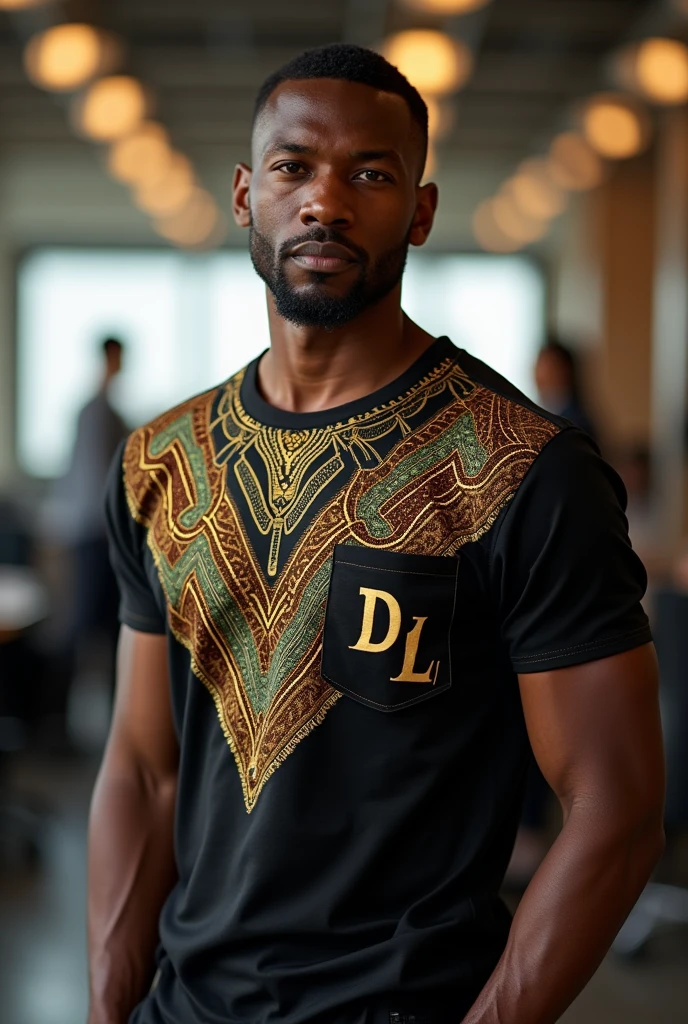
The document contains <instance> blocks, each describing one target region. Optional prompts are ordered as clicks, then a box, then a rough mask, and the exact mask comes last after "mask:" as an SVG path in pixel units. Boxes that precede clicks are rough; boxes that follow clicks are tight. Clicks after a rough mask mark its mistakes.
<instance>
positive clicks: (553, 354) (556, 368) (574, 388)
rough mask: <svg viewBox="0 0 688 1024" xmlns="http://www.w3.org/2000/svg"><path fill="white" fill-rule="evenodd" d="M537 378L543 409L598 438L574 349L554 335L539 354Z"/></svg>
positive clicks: (536, 383)
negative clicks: (584, 394) (582, 386)
mask: <svg viewBox="0 0 688 1024" xmlns="http://www.w3.org/2000/svg"><path fill="white" fill-rule="evenodd" d="M534 375H535V386H536V387H537V392H538V401H539V402H540V405H541V406H542V408H543V409H546V410H547V412H551V413H554V414H555V415H556V416H562V417H563V418H564V419H565V420H569V422H571V423H573V424H575V426H577V427H580V429H581V430H584V431H585V432H586V434H589V435H590V437H592V438H596V437H597V431H596V429H595V425H594V423H593V421H592V419H591V417H590V414H589V412H588V408H587V403H586V402H585V401H584V399H583V396H582V393H581V385H580V372H579V367H578V361H577V359H576V356H575V355H574V353H573V351H572V349H570V348H568V347H567V346H566V345H563V344H562V343H561V342H560V341H559V340H558V339H557V338H555V337H553V336H550V337H549V338H548V339H547V342H546V344H545V345H544V346H543V347H542V348H541V349H540V352H539V353H538V357H537V360H536V362H535V374H534Z"/></svg>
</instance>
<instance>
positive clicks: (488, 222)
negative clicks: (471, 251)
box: [473, 199, 523, 253]
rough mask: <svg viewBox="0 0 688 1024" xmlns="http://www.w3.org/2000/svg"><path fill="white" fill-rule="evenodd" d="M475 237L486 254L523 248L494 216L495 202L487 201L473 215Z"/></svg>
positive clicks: (515, 250)
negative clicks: (503, 229)
mask: <svg viewBox="0 0 688 1024" xmlns="http://www.w3.org/2000/svg"><path fill="white" fill-rule="evenodd" d="M473 235H474V237H475V240H476V242H477V243H478V245H479V246H480V248H481V249H485V251H486V252H498V253H508V252H517V251H518V250H519V249H521V248H523V246H522V244H521V243H520V242H517V241H516V240H515V239H514V238H511V237H510V236H509V235H507V234H505V233H504V231H502V229H501V228H500V227H499V225H498V224H497V222H496V220H495V216H494V207H493V201H492V200H491V199H486V200H485V202H484V203H481V204H480V206H479V207H478V208H477V210H476V211H475V213H474V214H473Z"/></svg>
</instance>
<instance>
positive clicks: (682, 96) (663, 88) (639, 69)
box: [635, 39, 688, 106]
mask: <svg viewBox="0 0 688 1024" xmlns="http://www.w3.org/2000/svg"><path fill="white" fill-rule="evenodd" d="M635 76H636V80H637V83H638V88H639V89H640V91H641V92H642V93H643V94H644V95H645V96H646V97H647V98H648V99H649V100H652V102H653V103H660V104H665V105H667V106H671V105H674V104H679V103H685V102H686V100H688V49H687V48H686V47H685V46H684V45H683V43H680V42H678V40H676V39H646V40H645V42H643V43H641V44H640V46H639V47H638V49H637V53H636V57H635Z"/></svg>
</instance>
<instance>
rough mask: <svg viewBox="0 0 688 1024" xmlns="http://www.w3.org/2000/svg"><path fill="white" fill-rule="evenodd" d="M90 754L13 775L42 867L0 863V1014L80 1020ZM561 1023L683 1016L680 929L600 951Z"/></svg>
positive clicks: (648, 1021) (658, 1021)
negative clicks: (621, 949) (624, 952)
mask: <svg viewBox="0 0 688 1024" xmlns="http://www.w3.org/2000/svg"><path fill="white" fill-rule="evenodd" d="M96 769H97V765H96V761H95V759H93V758H91V759H84V758H79V759H74V758H71V759H70V758H64V757H63V758H61V759H57V760H55V759H51V760H47V759H45V758H43V759H36V758H34V759H33V760H31V761H28V762H25V763H24V764H23V765H21V766H20V770H19V772H18V773H17V779H16V781H17V783H18V784H21V786H22V788H23V790H24V791H25V792H27V793H29V794H31V795H33V796H34V797H36V798H38V799H39V800H40V801H42V802H44V803H45V805H46V806H47V807H49V808H50V809H51V816H50V818H49V821H48V824H47V825H46V827H45V844H44V862H43V865H42V867H41V868H39V869H34V870H29V869H24V868H19V867H14V868H9V867H4V868H2V869H0V1024H84V1022H85V1020H86V973H85V935H84V913H85V909H84V908H85V896H84V886H85V849H84V847H85V828H86V812H87V806H88V800H89V795H90V789H91V786H92V784H93V779H94V776H95V772H96ZM563 1020H564V1022H565V1024H686V1022H687V1021H688V929H686V930H684V931H675V932H674V933H667V934H664V935H660V936H658V937H657V938H655V939H654V940H653V941H652V944H651V946H650V948H649V950H648V951H647V954H646V955H645V957H644V958H643V959H641V960H639V961H637V962H634V963H633V964H623V963H619V962H617V961H616V960H614V959H612V958H608V959H607V961H606V962H605V963H604V964H603V965H602V967H601V968H600V970H599V971H598V973H597V975H596V976H595V978H594V979H593V980H592V982H591V983H590V985H589V986H588V988H587V989H586V991H585V992H584V993H583V994H582V995H581V997H580V998H579V999H578V1001H577V1002H576V1004H575V1005H574V1006H573V1007H572V1008H571V1009H570V1010H569V1011H568V1013H567V1014H566V1015H565V1017H564V1018H563Z"/></svg>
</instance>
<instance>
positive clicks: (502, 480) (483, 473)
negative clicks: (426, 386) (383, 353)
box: [450, 349, 570, 538]
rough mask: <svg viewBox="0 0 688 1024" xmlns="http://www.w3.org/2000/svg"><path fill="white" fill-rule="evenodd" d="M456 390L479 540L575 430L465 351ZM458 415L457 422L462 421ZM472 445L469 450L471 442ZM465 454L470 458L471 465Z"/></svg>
mask: <svg viewBox="0 0 688 1024" xmlns="http://www.w3.org/2000/svg"><path fill="white" fill-rule="evenodd" d="M451 388H452V391H453V392H454V394H455V396H456V399H457V401H456V403H455V404H454V405H453V407H452V410H451V411H450V412H451V415H453V416H454V417H457V419H456V427H455V433H457V431H458V428H459V427H461V429H462V436H461V437H458V436H457V438H456V444H455V447H456V449H457V452H458V454H459V456H461V461H462V463H463V467H462V468H463V473H461V468H460V467H457V471H458V472H459V473H460V474H461V475H462V477H465V482H464V494H465V497H466V499H467V500H468V501H469V502H470V504H471V506H472V508H473V511H474V515H475V516H476V517H477V519H478V520H480V522H481V524H483V525H481V526H480V528H479V529H478V528H476V530H475V531H474V532H475V535H476V538H477V536H478V535H482V534H483V532H484V530H485V527H487V528H491V527H492V526H493V525H495V523H496V520H497V517H498V515H499V513H501V512H502V511H503V510H504V509H505V507H506V505H507V504H509V503H511V502H512V501H513V499H514V498H515V497H516V495H517V494H518V492H519V491H520V489H521V488H522V486H523V483H524V481H525V480H526V479H527V477H528V476H529V474H530V473H531V472H532V469H533V467H534V465H535V464H536V463H537V461H538V459H539V458H540V456H541V454H542V453H543V452H544V451H545V449H546V448H547V447H548V445H549V444H550V443H551V442H552V441H553V439H555V438H557V437H558V436H559V435H563V434H564V433H568V431H569V429H570V425H569V424H568V423H567V422H566V421H565V420H562V419H560V418H559V417H556V416H551V415H550V414H549V413H547V412H546V411H545V410H544V409H540V408H539V407H538V406H537V405H536V404H535V403H534V402H532V401H530V399H528V398H527V397H526V396H525V395H524V394H522V393H521V392H520V391H519V390H518V389H517V388H515V387H514V386H513V385H512V384H511V383H510V382H509V381H507V380H506V379H505V378H504V377H502V376H500V375H499V374H498V373H496V372H495V371H494V370H492V369H491V368H490V367H489V366H487V365H486V364H485V363H483V362H481V361H480V360H479V359H476V358H475V357H474V356H471V355H469V354H468V353H467V352H464V351H462V350H460V349H459V350H455V363H454V370H453V372H452V380H451ZM457 414H458V416H457ZM469 440H470V442H471V443H470V446H469V445H468V441H469ZM462 448H464V449H466V452H467V454H470V455H471V458H470V459H468V458H467V457H466V454H462Z"/></svg>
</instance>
